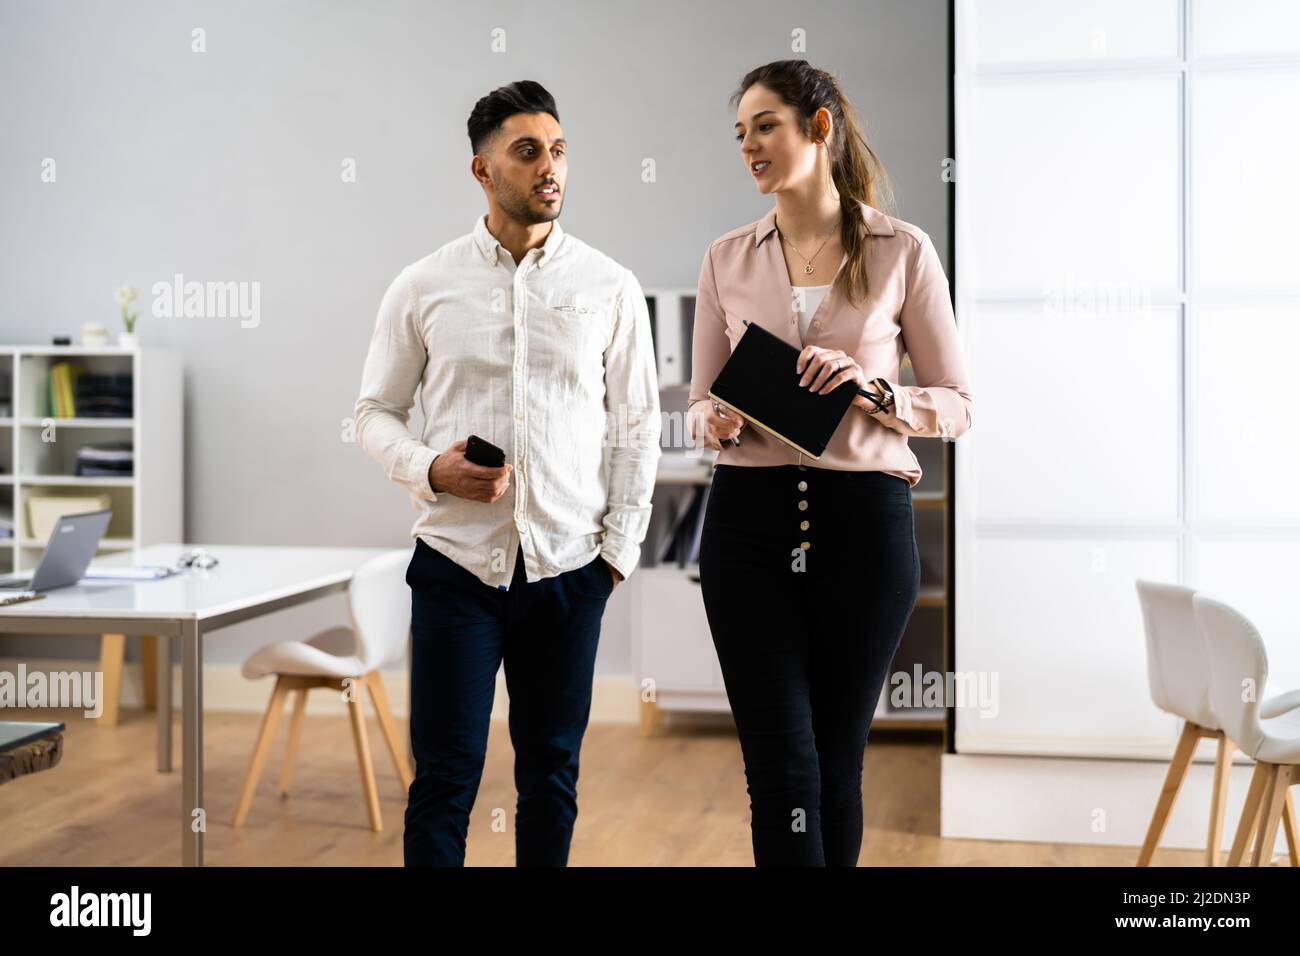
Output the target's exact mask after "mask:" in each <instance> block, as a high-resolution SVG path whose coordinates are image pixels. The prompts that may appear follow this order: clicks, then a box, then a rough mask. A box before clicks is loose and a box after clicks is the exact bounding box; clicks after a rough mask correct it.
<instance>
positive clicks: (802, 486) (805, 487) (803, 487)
mask: <svg viewBox="0 0 1300 956" xmlns="http://www.w3.org/2000/svg"><path fill="white" fill-rule="evenodd" d="M799 490H800V491H807V490H808V482H806V481H801V482H799Z"/></svg>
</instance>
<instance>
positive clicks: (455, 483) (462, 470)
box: [429, 440, 514, 504]
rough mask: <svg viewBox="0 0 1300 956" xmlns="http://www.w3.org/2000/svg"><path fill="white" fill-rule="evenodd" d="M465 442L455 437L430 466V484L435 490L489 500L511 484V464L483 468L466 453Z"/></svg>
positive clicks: (495, 497)
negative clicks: (451, 443) (455, 440)
mask: <svg viewBox="0 0 1300 956" xmlns="http://www.w3.org/2000/svg"><path fill="white" fill-rule="evenodd" d="M465 444H466V443H465V442H464V441H463V440H462V441H458V442H456V444H454V445H452V446H451V447H450V448H448V449H447V450H446V451H444V452H442V453H441V454H440V455H438V457H436V458H434V459H433V464H432V465H430V466H429V487H430V488H432V489H433V491H434V494H439V495H441V494H448V495H455V496H456V497H457V498H468V499H469V500H470V501H486V502H488V503H489V504H491V503H492V502H493V501H496V500H497V499H498V498H500V497H501V496H502V495H504V494H505V493H506V489H507V488H509V487H510V472H511V471H512V470H513V469H514V465H511V464H509V463H508V462H507V463H506V464H504V465H502V466H501V467H500V468H485V467H484V466H483V465H476V464H474V463H473V462H472V461H470V460H469V459H467V458H466V457H465Z"/></svg>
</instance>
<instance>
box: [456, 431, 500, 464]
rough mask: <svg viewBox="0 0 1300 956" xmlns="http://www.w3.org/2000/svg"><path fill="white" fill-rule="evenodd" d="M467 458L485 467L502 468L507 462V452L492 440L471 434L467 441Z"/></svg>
mask: <svg viewBox="0 0 1300 956" xmlns="http://www.w3.org/2000/svg"><path fill="white" fill-rule="evenodd" d="M465 460H466V461H472V462H473V463H474V464H476V465H482V466H483V467H484V468H500V467H501V466H502V465H504V464H505V463H506V453H505V452H504V451H502V450H501V449H500V448H498V447H497V446H496V445H494V444H492V443H491V442H490V441H487V440H486V439H483V438H479V437H478V436H477V435H470V436H469V438H468V439H467V440H466V442H465Z"/></svg>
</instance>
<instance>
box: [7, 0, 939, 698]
mask: <svg viewBox="0 0 1300 956" xmlns="http://www.w3.org/2000/svg"><path fill="white" fill-rule="evenodd" d="M491 8H492V9H491V10H488V9H486V5H479V4H470V3H455V4H453V3H431V2H413V0H382V2H365V3H362V2H355V3H344V2H311V3H309V2H304V0H277V2H274V3H265V2H229V0H225V2H174V0H169V2H166V3H164V2H161V0H159V2H152V3H146V2H138V0H137V2H115V3H112V4H106V3H101V2H89V0H79V2H68V0H53V2H51V0H6V2H5V3H3V4H2V5H0V129H2V130H3V134H2V135H0V288H3V289H4V299H5V301H4V307H3V309H0V341H4V342H10V343H34V342H48V341H49V339H50V337H51V336H53V335H57V334H67V335H72V336H73V337H74V340H75V336H76V334H77V330H78V329H79V328H80V326H81V325H82V323H84V322H86V321H90V320H99V321H101V322H103V323H104V324H106V325H109V327H110V328H111V329H115V328H116V325H117V322H118V320H117V316H116V307H115V305H114V304H113V303H112V301H111V298H110V296H111V292H112V290H113V289H114V288H116V287H117V286H119V285H122V284H127V283H129V284H132V285H135V286H136V287H137V288H138V289H139V290H140V292H141V304H143V305H144V306H145V309H144V310H142V311H143V312H145V313H147V309H148V302H149V294H148V292H149V288H150V287H151V286H152V284H153V283H154V282H156V281H159V280H161V279H169V278H170V277H171V276H172V275H173V274H174V273H177V272H179V273H182V274H183V275H184V276H185V277H186V279H194V280H199V281H206V280H236V281H253V280H257V281H260V283H261V296H262V301H261V323H260V325H259V326H258V327H256V328H248V329H245V328H241V327H240V323H239V320H238V319H233V318H232V319H155V318H153V317H152V316H149V315H148V314H144V315H143V317H142V318H141V320H140V325H139V327H138V330H137V331H138V333H139V335H140V338H141V339H142V340H143V341H144V342H145V343H152V344H173V345H176V346H178V347H179V348H180V349H181V350H182V352H183V354H184V357H185V365H186V368H185V376H186V396H185V399H186V410H185V423H186V449H185V468H186V479H185V481H186V487H185V502H186V504H185V528H186V536H187V537H188V538H189V539H191V540H193V541H199V542H224V543H232V544H304V545H309V544H316V545H365V546H385V547H388V546H392V547H404V546H408V545H409V544H410V539H409V538H408V532H409V529H410V526H411V524H412V522H413V520H414V513H413V512H412V511H411V509H410V506H409V504H408V500H407V497H406V494H405V492H404V491H402V489H400V488H399V487H397V486H396V485H392V484H390V483H389V482H388V481H387V480H386V479H385V478H384V476H383V473H382V471H381V470H380V467H379V465H378V464H377V463H376V462H374V461H373V460H371V459H370V458H369V457H367V456H366V455H365V453H364V452H362V451H361V449H360V448H359V446H357V445H355V444H346V443H344V442H343V441H342V440H341V433H342V429H341V422H342V420H343V419H344V418H346V417H348V416H350V415H351V413H352V405H353V401H354V400H355V397H356V391H357V387H358V384H359V379H360V372H361V365H362V361H363V358H364V355H365V349H366V345H367V342H368V340H369V336H370V332H371V328H372V325H373V322H374V318H375V312H376V309H377V307H378V304H379V298H380V295H381V294H382V292H383V291H384V289H385V287H386V286H387V284H388V282H389V281H390V280H391V279H392V277H393V276H394V275H396V273H397V271H398V270H399V269H401V267H402V266H404V265H406V264H407V263H409V262H412V261H413V260H415V259H417V258H419V257H420V256H422V255H424V254H426V253H428V252H430V251H432V250H433V249H435V248H437V247H438V246H439V245H441V244H443V243H444V242H446V241H448V240H450V239H452V238H454V237H456V236H458V235H461V234H463V233H465V232H467V231H469V229H470V228H471V227H472V225H473V221H474V217H475V216H476V215H479V214H481V212H482V211H483V210H484V208H485V206H484V199H483V195H482V192H481V191H480V189H479V188H478V186H477V185H476V184H475V183H474V182H473V180H472V179H471V177H470V174H469V160H470V154H469V145H468V139H467V137H466V135H465V120H466V117H467V116H468V113H469V110H470V108H471V107H472V105H473V103H474V101H475V100H476V99H477V98H478V97H479V96H481V95H482V94H483V93H485V92H487V91H488V90H490V89H492V88H493V87H495V86H499V85H501V84H503V83H506V82H509V81H511V80H516V79H524V78H531V79H536V80H538V81H540V82H542V83H543V84H544V85H546V86H547V87H548V88H549V89H550V91H551V92H552V93H553V94H554V96H555V98H556V100H557V103H558V105H559V110H560V119H561V122H562V125H563V126H564V131H565V135H566V137H567V138H568V141H569V144H570V145H569V150H570V152H569V166H570V178H569V188H568V196H567V199H566V203H565V207H564V215H563V220H562V221H563V224H564V226H565V228H566V229H567V230H568V231H570V232H572V233H574V234H576V235H578V236H580V237H581V238H583V239H584V240H586V241H587V242H589V243H591V244H593V245H594V246H596V247H597V248H600V249H602V250H603V251H605V252H607V253H608V254H610V255H611V256H613V257H614V258H615V259H617V260H618V261H620V262H622V263H623V264H624V265H626V266H627V267H629V268H630V269H632V270H633V271H634V272H635V273H636V274H637V276H638V277H639V279H640V280H641V283H642V285H643V286H647V287H649V286H661V287H662V286H687V287H691V286H694V283H695V279H696V276H697V273H698V269H699V264H700V260H701V257H702V255H703V253H704V250H705V248H706V247H707V245H708V243H709V242H710V241H711V240H712V239H714V238H716V237H717V236H718V235H720V234H722V233H723V232H725V231H727V230H728V229H731V228H733V227H735V226H737V225H742V224H744V223H746V222H750V221H752V220H754V219H757V218H759V217H760V216H762V215H763V214H764V213H765V212H766V211H767V209H768V208H769V206H770V203H771V200H770V199H767V198H764V197H761V196H759V195H758V194H757V193H756V192H755V190H754V187H753V184H752V181H751V180H750V177H749V175H748V174H747V172H746V171H745V169H744V168H743V166H742V164H741V162H740V159H739V154H738V149H737V145H736V143H735V141H734V140H733V139H732V132H731V126H732V124H733V123H734V122H735V117H734V113H733V112H732V110H731V108H730V107H729V105H728V102H727V100H728V97H729V95H730V93H731V91H732V90H733V89H734V87H735V85H736V83H737V81H738V80H739V79H740V77H741V76H742V75H743V74H744V73H745V72H746V71H747V70H748V69H750V68H752V67H754V66H757V65H759V64H761V63H764V62H767V61H768V60H773V59H781V58H785V57H789V56H792V55H800V56H804V57H805V58H807V59H808V60H810V61H811V62H813V63H815V64H817V65H818V66H821V67H824V68H826V69H829V70H831V71H832V72H834V73H835V74H836V75H837V76H838V77H839V78H840V79H841V81H842V82H843V84H844V85H845V88H846V90H847V92H848V93H849V95H850V96H851V97H852V98H853V100H854V102H855V104H856V106H857V109H858V111H859V114H860V116H861V117H862V118H863V119H864V120H865V122H866V124H867V135H868V138H869V140H870V141H871V143H872V145H873V148H875V150H876V152H877V154H878V155H879V156H880V157H881V159H882V160H883V161H884V163H885V165H886V167H887V168H888V170H889V171H890V173H891V175H892V177H893V179H894V182H895V186H896V191H897V197H898V215H899V216H900V217H901V218H903V219H906V220H908V221H911V222H914V223H916V224H917V225H919V226H920V227H921V228H923V229H925V230H927V231H928V232H929V233H930V234H931V235H932V236H933V237H934V240H935V244H936V245H937V246H938V248H939V250H940V251H941V253H944V254H945V255H946V250H947V244H948V209H949V203H950V202H951V194H950V192H949V187H948V186H946V185H945V184H943V183H942V182H941V180H940V178H939V171H940V163H941V161H942V160H943V158H944V157H945V156H946V155H947V150H948V145H947V136H948V132H947V131H948V110H949V88H950V83H949V74H948V68H947V33H948V4H947V2H946V0H907V2H903V0H833V2H822V3H818V4H815V5H810V4H798V5H796V4H791V3H788V2H775V0H747V2H743V3H741V2H729V3H719V2H711V3H699V2H682V0H659V2H656V3H655V4H632V3H614V2H581V3H551V4H543V5H537V4H533V3H496V4H492V5H491ZM196 27H202V28H204V29H205V30H206V41H207V52H205V53H201V54H198V53H193V52H191V50H190V46H191V31H192V30H193V29H194V28H196ZM496 27H502V28H504V29H505V31H506V43H507V52H504V53H494V52H492V50H491V48H490V45H489V44H490V41H491V32H492V30H493V29H494V28H496ZM796 28H802V29H803V30H805V31H806V36H807V49H806V52H804V53H800V54H792V52H791V46H790V44H791V31H792V30H794V29H796ZM46 157H51V158H53V159H55V160H56V162H57V171H58V180H57V183H55V184H45V183H42V182H41V178H40V174H41V163H42V160H43V159H45V158H46ZM347 157H353V158H355V160H356V163H357V182H356V183H352V184H346V183H343V182H342V181H341V178H340V169H341V166H340V164H341V163H342V161H343V160H344V159H345V158H347ZM645 157H653V158H654V159H655V160H656V164H657V172H658V179H657V182H654V183H643V182H641V162H642V160H643V159H644V158H645ZM620 590H622V589H620ZM617 597H619V595H618V593H617V592H616V598H617ZM343 613H344V608H343V605H342V603H341V599H339V600H335V601H334V602H332V603H331V602H321V603H320V604H319V605H317V606H315V607H313V608H308V609H297V610H293V611H286V612H281V613H280V614H278V615H276V616H274V617H273V618H271V619H268V620H266V621H264V622H261V623H257V624H250V625H243V626H241V627H238V628H233V629H231V630H229V631H225V632H220V633H219V634H218V635H214V639H213V640H212V641H211V642H210V643H209V645H208V654H207V659H208V660H212V661H238V660H241V659H242V658H243V656H244V655H245V654H246V653H247V651H248V650H249V649H250V648H252V647H254V646H256V645H258V644H260V643H264V642H266V641H270V640H275V639H282V638H285V637H291V636H295V635H302V634H305V633H307V632H308V631H309V630H310V629H313V628H316V627H319V626H323V625H325V624H328V623H333V622H334V620H335V619H337V618H338V616H339V615H341V614H343ZM626 613H627V610H626V595H625V594H624V595H623V596H622V599H621V600H619V601H615V602H613V603H611V606H610V611H609V615H608V617H607V622H606V629H605V633H604V637H603V639H602V647H601V656H600V659H599V662H598V668H599V669H600V670H601V671H603V672H606V673H625V672H627V671H629V670H630V655H629V646H628V635H627V627H626V620H625V618H626ZM60 648H62V649H63V651H64V653H66V654H69V655H75V656H92V655H93V654H94V653H95V650H94V645H93V643H89V642H83V643H80V644H77V642H73V641H63V642H61V643H60V644H59V645H58V646H57V647H55V646H52V645H51V641H50V639H41V640H39V641H38V640H35V639H27V638H10V639H7V640H5V641H3V642H2V643H0V656H3V655H7V654H21V655H24V656H29V655H40V656H55V654H56V653H57V652H58V650H59V649H60Z"/></svg>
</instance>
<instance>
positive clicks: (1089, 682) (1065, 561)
mask: <svg viewBox="0 0 1300 956" xmlns="http://www.w3.org/2000/svg"><path fill="white" fill-rule="evenodd" d="M972 434H974V432H973V431H972ZM972 554H973V557H972V560H971V561H970V563H969V566H970V569H971V570H970V575H969V576H970V581H971V586H970V587H969V588H967V589H966V590H963V591H962V592H961V594H959V595H958V598H959V600H958V607H959V609H960V608H961V607H962V606H963V605H969V607H968V609H967V610H966V611H965V612H962V611H960V610H959V614H961V616H962V617H963V618H964V619H965V623H964V624H963V625H960V626H961V630H960V631H959V634H960V641H961V644H960V648H959V653H958V669H959V671H960V672H961V673H963V674H965V673H970V672H975V673H976V674H980V673H986V674H990V675H991V674H997V676H998V697H997V700H998V712H997V714H996V715H995V716H992V717H982V716H981V715H980V711H979V710H978V709H975V708H959V709H958V711H957V749H958V750H959V751H967V752H969V751H983V752H1001V753H1010V752H1015V751H1021V752H1025V751H1037V752H1052V750H1053V749H1055V752H1076V753H1077V752H1084V751H1089V752H1095V753H1099V754H1100V753H1104V754H1107V755H1112V756H1113V755H1121V754H1125V753H1129V754H1132V753H1141V752H1144V750H1145V751H1150V750H1152V749H1157V750H1158V749H1159V748H1160V747H1167V746H1168V739H1169V732H1170V730H1171V729H1172V728H1171V727H1170V724H1169V721H1168V718H1167V715H1165V714H1164V713H1162V712H1161V711H1160V710H1158V709H1157V708H1156V706H1155V705H1154V704H1153V703H1151V691H1150V688H1149V685H1148V683H1147V666H1146V644H1145V641H1144V639H1143V635H1142V613H1141V609H1140V608H1139V606H1138V599H1137V589H1136V588H1135V587H1134V585H1133V582H1134V581H1135V580H1136V579H1137V578H1148V579H1152V580H1156V581H1174V580H1176V579H1177V574H1178V545H1177V542H1176V541H1174V540H1173V539H1172V538H1171V539H1169V540H1167V541H1166V540H1142V539H1111V538H1102V537H1098V538H1086V539H1069V540H1057V541H1051V540H1037V539H1032V538H1023V537H1019V536H1008V537H998V538H980V539H979V540H978V541H977V543H976V544H975V546H974V548H973V549H972ZM1053 738H1055V740H1053ZM1054 743H1055V748H1053V744H1054Z"/></svg>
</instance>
